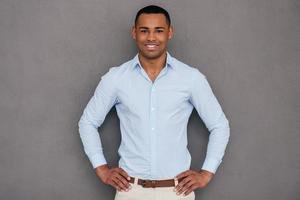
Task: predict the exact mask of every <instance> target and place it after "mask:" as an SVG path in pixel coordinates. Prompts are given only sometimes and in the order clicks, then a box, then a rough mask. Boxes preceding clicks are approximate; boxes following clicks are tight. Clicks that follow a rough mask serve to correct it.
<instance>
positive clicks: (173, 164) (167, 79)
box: [79, 5, 229, 200]
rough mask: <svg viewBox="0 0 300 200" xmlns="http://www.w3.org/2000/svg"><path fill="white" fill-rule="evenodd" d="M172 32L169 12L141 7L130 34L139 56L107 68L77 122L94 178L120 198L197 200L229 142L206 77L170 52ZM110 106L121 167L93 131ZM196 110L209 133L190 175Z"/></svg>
mask: <svg viewBox="0 0 300 200" xmlns="http://www.w3.org/2000/svg"><path fill="white" fill-rule="evenodd" d="M172 36H173V27H172V26H171V20H170V17H169V14H168V12H167V11H166V10H164V9H163V8H161V7H158V6H153V5H151V6H147V7H145V8H142V9H141V10H140V11H139V12H138V13H137V15H136V19H135V24H134V26H133V28H132V37H133V39H134V40H135V41H136V44H137V48H138V54H137V55H136V56H135V57H134V58H133V59H132V60H130V61H128V62H126V63H124V64H122V65H120V66H118V67H112V68H110V70H109V72H107V73H106V74H105V75H104V76H102V78H101V81H100V83H99V85H98V86H97V88H96V90H95V93H94V96H93V97H92V98H91V100H90V101H89V103H88V105H87V106H86V108H85V110H84V112H83V115H82V117H81V119H80V121H79V132H80V137H81V139H82V142H83V146H84V151H85V153H86V154H87V156H88V157H89V159H90V161H91V163H92V165H93V167H94V169H95V172H96V174H97V176H98V177H99V178H100V179H101V180H102V181H103V182H104V183H106V184H109V185H111V186H113V187H115V188H116V189H117V193H116V196H115V199H116V200H121V199H124V200H125V199H131V200H133V199H151V200H152V199H164V200H165V199H182V198H184V199H195V194H194V190H195V189H197V188H204V187H205V186H206V185H207V184H208V183H209V182H210V181H211V179H212V177H213V175H214V174H215V172H216V170H217V168H218V166H219V165H220V163H221V161H222V158H223V155H224V152H225V148H226V146H227V143H228V140H229V123H228V120H227V119H226V117H225V114H224V113H223V111H222V109H221V107H220V105H219V103H218V101H217V99H216V97H215V96H214V94H213V92H212V90H211V88H210V86H209V84H208V82H207V80H206V77H205V76H204V75H203V74H202V73H200V72H199V70H198V69H196V68H193V67H190V66H188V65H186V64H184V63H182V62H180V61H178V60H177V59H175V58H174V57H172V56H171V55H170V54H169V53H168V52H167V44H168V40H170V39H171V38H172ZM113 106H115V107H116V110H117V114H118V117H119V119H120V128H121V135H122V140H121V144H120V147H119V151H118V152H119V155H120V161H119V167H114V168H110V167H108V165H107V162H106V159H105V158H104V156H103V151H102V145H101V141H100V138H99V134H98V131H97V129H98V127H99V126H101V124H102V123H103V121H104V119H105V116H106V114H107V113H108V112H109V110H110V109H111V108H112V107H113ZM193 108H196V110H197V112H198V114H199V115H200V117H201V118H202V120H203V121H204V123H205V125H206V127H207V128H208V130H209V131H210V135H209V141H208V147H207V153H206V158H205V161H204V164H203V165H202V168H201V170H200V171H194V170H189V168H190V163H191V156H190V153H189V151H188V149H187V123H188V119H189V116H190V114H191V112H192V110H193Z"/></svg>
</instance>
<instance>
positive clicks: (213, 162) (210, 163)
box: [201, 158, 222, 174]
mask: <svg viewBox="0 0 300 200" xmlns="http://www.w3.org/2000/svg"><path fill="white" fill-rule="evenodd" d="M221 162H222V161H219V160H217V159H214V158H205V160H204V163H203V166H202V168H201V169H203V170H206V171H209V172H211V173H214V174H215V173H216V171H217V169H218V167H219V165H220V164H221Z"/></svg>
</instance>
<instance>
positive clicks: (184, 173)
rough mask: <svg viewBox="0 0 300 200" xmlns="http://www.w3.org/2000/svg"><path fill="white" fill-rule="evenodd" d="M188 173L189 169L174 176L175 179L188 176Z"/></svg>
mask: <svg viewBox="0 0 300 200" xmlns="http://www.w3.org/2000/svg"><path fill="white" fill-rule="evenodd" d="M190 174H191V171H190V170H187V171H184V172H182V173H180V174H178V175H177V176H176V178H177V179H180V178H184V177H186V176H188V175H190Z"/></svg>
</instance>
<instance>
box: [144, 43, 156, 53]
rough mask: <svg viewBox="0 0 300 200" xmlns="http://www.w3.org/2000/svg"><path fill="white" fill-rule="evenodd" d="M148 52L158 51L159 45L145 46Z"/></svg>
mask: <svg viewBox="0 0 300 200" xmlns="http://www.w3.org/2000/svg"><path fill="white" fill-rule="evenodd" d="M145 47H146V49H147V50H150V51H151V50H156V49H157V48H158V44H145Z"/></svg>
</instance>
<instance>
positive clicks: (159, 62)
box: [138, 52, 167, 73]
mask: <svg viewBox="0 0 300 200" xmlns="http://www.w3.org/2000/svg"><path fill="white" fill-rule="evenodd" d="M138 57H139V60H140V63H141V65H142V67H143V68H144V70H145V71H146V72H150V73H159V72H160V70H161V69H162V68H163V67H164V66H165V65H166V61H167V52H165V53H164V54H163V55H161V56H160V57H158V58H155V59H148V58H145V57H144V56H142V55H141V54H140V53H139V55H138Z"/></svg>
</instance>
